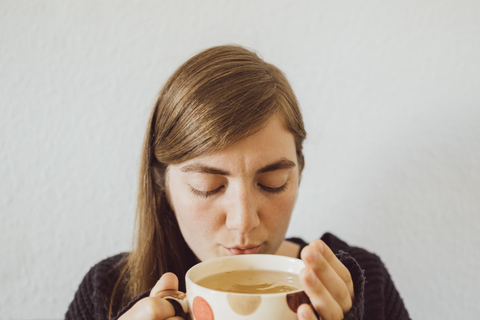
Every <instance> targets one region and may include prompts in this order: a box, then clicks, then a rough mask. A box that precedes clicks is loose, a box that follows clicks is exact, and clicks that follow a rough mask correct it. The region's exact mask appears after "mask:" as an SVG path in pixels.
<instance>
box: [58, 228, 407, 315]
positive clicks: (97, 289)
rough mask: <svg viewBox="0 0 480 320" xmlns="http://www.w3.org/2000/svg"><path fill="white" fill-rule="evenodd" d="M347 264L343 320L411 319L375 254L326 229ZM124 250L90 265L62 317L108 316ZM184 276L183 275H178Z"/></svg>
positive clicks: (116, 307) (119, 309) (120, 310)
mask: <svg viewBox="0 0 480 320" xmlns="http://www.w3.org/2000/svg"><path fill="white" fill-rule="evenodd" d="M321 239H322V240H323V241H324V242H325V243H326V244H327V245H328V246H329V247H330V248H331V249H332V251H333V252H334V253H335V254H336V255H337V257H338V258H339V260H340V261H341V262H342V263H343V264H344V265H345V266H346V267H347V268H348V270H349V271H350V274H351V276H352V280H353V285H354V292H355V300H354V302H353V306H352V309H351V310H350V311H349V312H348V313H347V314H346V315H345V319H346V320H396V319H398V320H404V319H410V318H409V315H408V312H407V310H406V308H405V306H404V303H403V300H402V299H401V297H400V295H399V293H398V291H397V289H396V288H395V285H394V283H393V281H392V279H391V277H390V275H389V273H388V271H387V269H386V268H385V266H384V264H383V263H382V261H381V260H380V258H379V257H378V256H376V255H375V254H372V253H370V252H368V251H366V250H364V249H361V248H358V247H352V246H349V245H348V244H346V243H345V242H343V241H342V240H340V239H339V238H337V237H335V236H334V235H332V234H331V233H326V234H325V235H324V236H323V237H322V238H321ZM287 240H289V241H292V242H294V243H297V244H299V245H300V246H301V248H303V247H304V246H306V245H307V243H306V242H305V241H303V240H302V239H299V238H291V239H287ZM124 257H125V253H123V254H119V255H116V256H113V257H110V258H107V259H105V260H103V261H101V262H100V263H98V264H96V265H95V266H93V267H92V268H91V269H90V271H89V272H88V273H87V274H86V275H85V277H84V279H83V280H82V282H81V284H80V286H79V288H78V290H77V292H76V294H75V297H74V299H73V301H72V302H71V304H70V306H69V308H68V311H67V313H66V315H65V320H72V319H76V320H108V310H109V303H110V297H111V294H112V291H113V287H114V285H115V283H116V281H117V280H118V278H119V276H120V272H121V269H122V267H123V265H122V263H121V262H122V259H123V258H124ZM181 276H184V275H181ZM148 294H149V292H145V293H143V294H141V295H139V296H138V297H136V298H135V299H133V300H132V301H131V302H130V303H128V304H127V305H126V306H120V303H119V301H118V300H117V301H114V304H113V315H115V317H114V318H112V319H117V318H118V317H120V316H121V315H122V314H124V313H125V312H126V311H128V310H129V309H130V308H131V307H132V306H133V305H134V304H135V303H136V302H137V301H138V300H140V299H142V298H144V297H147V296H148Z"/></svg>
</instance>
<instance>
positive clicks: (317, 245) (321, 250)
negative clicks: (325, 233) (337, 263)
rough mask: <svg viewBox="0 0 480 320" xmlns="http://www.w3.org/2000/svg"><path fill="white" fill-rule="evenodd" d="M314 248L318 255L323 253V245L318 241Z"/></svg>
mask: <svg viewBox="0 0 480 320" xmlns="http://www.w3.org/2000/svg"><path fill="white" fill-rule="evenodd" d="M316 247H317V250H318V251H319V252H320V253H323V250H324V249H325V248H324V247H323V243H322V242H321V241H318V242H317V243H316Z"/></svg>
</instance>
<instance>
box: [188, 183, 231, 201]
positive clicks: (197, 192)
mask: <svg viewBox="0 0 480 320" xmlns="http://www.w3.org/2000/svg"><path fill="white" fill-rule="evenodd" d="M222 189H223V186H220V187H218V188H216V189H213V190H209V191H200V190H197V189H195V188H193V187H192V186H190V191H192V193H193V194H194V195H196V196H199V197H204V198H208V197H210V196H212V195H214V194H216V193H218V192H219V191H220V190H222Z"/></svg>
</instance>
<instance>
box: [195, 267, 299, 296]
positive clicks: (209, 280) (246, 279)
mask: <svg viewBox="0 0 480 320" xmlns="http://www.w3.org/2000/svg"><path fill="white" fill-rule="evenodd" d="M197 284H198V285H200V286H202V287H206V288H209V289H212V290H217V291H224V292H235V293H251V294H264V293H280V292H291V291H297V290H301V288H302V285H301V284H300V279H299V278H298V275H297V274H293V273H289V272H283V271H272V270H234V271H228V272H222V273H217V274H213V275H210V276H207V277H205V278H202V279H200V280H199V281H197Z"/></svg>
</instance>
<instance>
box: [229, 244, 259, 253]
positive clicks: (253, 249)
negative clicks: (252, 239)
mask: <svg viewBox="0 0 480 320" xmlns="http://www.w3.org/2000/svg"><path fill="white" fill-rule="evenodd" d="M225 249H227V251H228V252H230V254H232V255H238V254H255V253H257V252H258V250H260V246H256V247H246V248H225Z"/></svg>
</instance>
